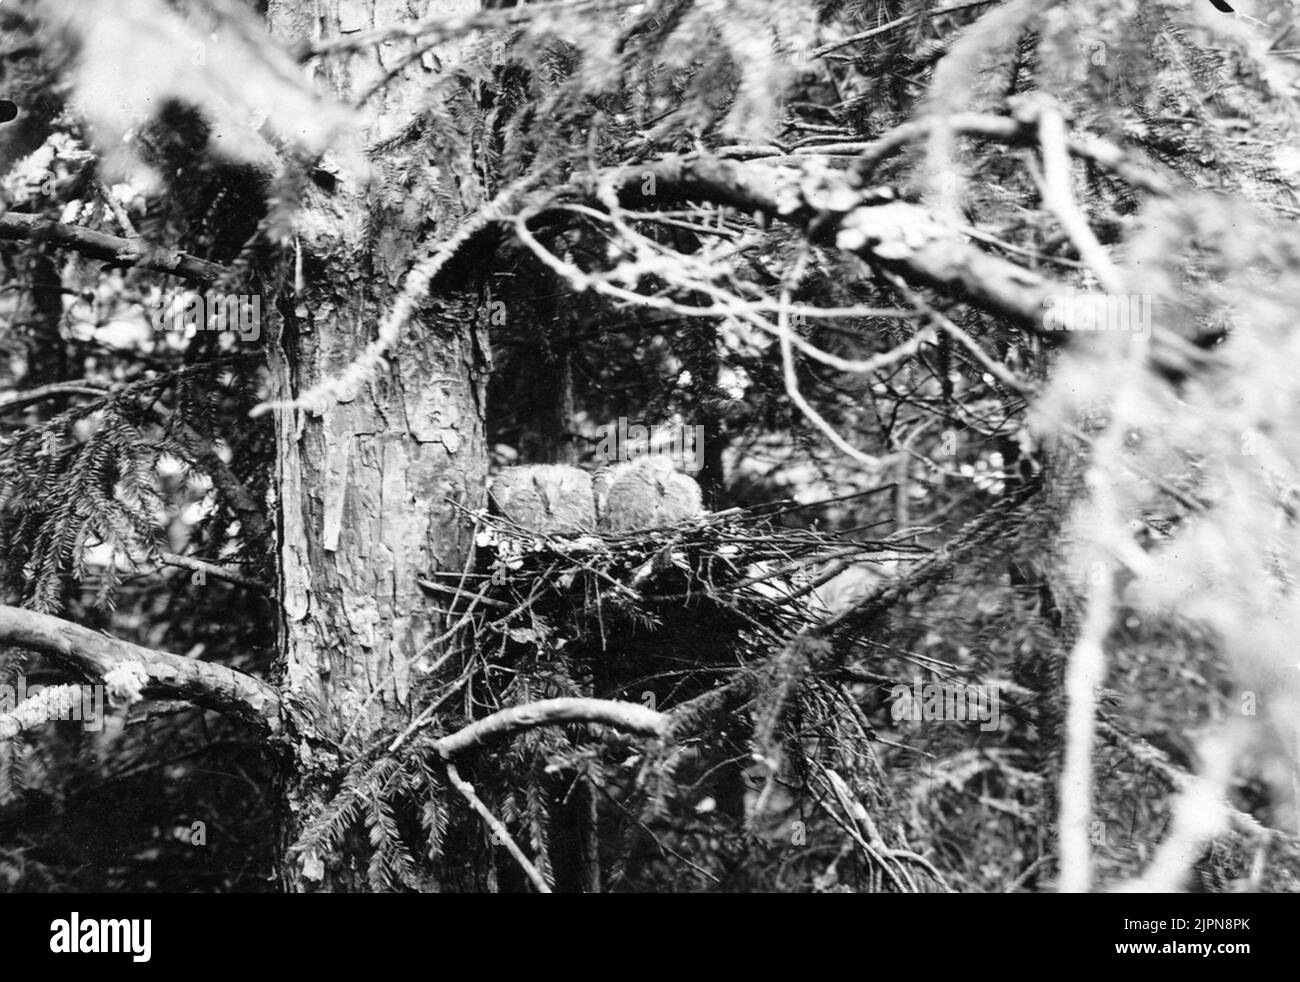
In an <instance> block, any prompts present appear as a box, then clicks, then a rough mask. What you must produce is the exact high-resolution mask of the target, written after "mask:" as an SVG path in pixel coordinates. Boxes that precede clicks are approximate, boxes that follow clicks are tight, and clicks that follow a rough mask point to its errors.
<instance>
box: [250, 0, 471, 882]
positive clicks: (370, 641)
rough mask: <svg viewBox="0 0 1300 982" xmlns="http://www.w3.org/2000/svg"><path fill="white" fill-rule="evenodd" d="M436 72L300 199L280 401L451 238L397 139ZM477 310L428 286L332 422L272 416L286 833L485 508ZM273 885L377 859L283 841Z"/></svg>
mask: <svg viewBox="0 0 1300 982" xmlns="http://www.w3.org/2000/svg"><path fill="white" fill-rule="evenodd" d="M395 13H396V11H391V10H389V9H388V6H387V5H385V4H383V3H380V2H378V0H350V2H343V3H340V4H338V5H337V6H334V5H330V6H329V7H328V8H319V7H317V6H316V5H314V4H309V3H306V2H304V0H273V2H272V3H271V4H270V5H269V10H268V18H269V24H270V29H271V33H272V35H273V36H274V37H275V38H277V39H278V40H279V41H280V42H281V43H283V44H285V45H286V46H288V47H291V48H292V47H293V46H295V45H297V44H300V43H302V42H304V41H311V40H316V39H320V38H332V37H336V36H338V35H340V34H341V33H344V32H349V31H353V30H358V29H368V28H371V27H373V26H376V25H377V24H383V23H385V22H387V21H391V20H392V19H393V17H394V15H395ZM404 54H405V52H404V51H403V50H402V49H401V46H393V47H388V46H383V45H380V46H377V47H370V48H367V49H365V50H363V51H360V52H358V53H355V54H334V55H331V57H330V58H328V59H326V60H325V61H324V63H323V64H322V67H321V69H319V71H318V74H319V75H320V78H319V81H320V83H321V84H322V86H323V87H325V88H327V89H328V90H330V91H332V93H333V95H334V96H335V97H337V98H339V99H340V100H342V101H344V102H349V103H355V102H356V101H357V99H358V98H359V96H360V95H361V94H362V93H364V92H365V91H366V90H367V89H368V88H369V87H370V86H371V85H373V84H374V83H375V82H377V81H378V80H380V79H381V78H383V77H384V76H385V75H386V74H387V73H388V72H389V71H390V70H393V69H394V68H395V67H396V66H397V64H398V63H399V62H400V60H402V59H403V58H404ZM428 71H429V69H427V68H425V67H424V64H423V63H422V62H420V61H416V62H415V63H414V64H413V65H409V66H407V67H406V68H404V69H403V70H401V71H399V72H398V73H397V74H396V76H395V77H394V78H393V79H392V81H391V82H390V83H389V85H388V87H387V89H386V90H385V93H384V94H383V95H381V96H377V97H375V98H374V99H372V100H371V101H370V102H369V103H368V104H367V112H366V127H367V128H366V131H365V132H364V133H363V137H364V138H365V140H366V141H367V143H368V144H371V145H373V144H375V143H376V142H378V141H380V140H382V141H384V149H383V151H382V153H381V154H380V155H377V158H376V160H375V171H374V173H373V174H372V175H370V179H369V180H368V181H367V180H365V179H364V178H358V177H356V176H353V175H348V174H345V175H344V176H343V177H342V178H341V180H340V182H339V183H338V184H337V185H336V186H335V187H334V188H333V190H332V191H328V192H327V191H323V190H316V189H313V190H312V191H311V192H310V194H309V197H308V199H307V200H306V201H305V202H304V206H305V207H304V211H303V213H302V215H301V219H300V222H299V226H298V228H299V246H300V248H301V253H302V263H301V265H302V278H301V282H300V283H298V284H284V285H283V286H282V289H281V292H280V295H279V297H278V298H277V303H276V304H275V313H274V315H273V318H274V320H275V321H276V322H277V323H273V324H271V325H270V327H271V330H270V331H269V332H268V336H269V338H270V339H271V345H270V348H271V350H270V362H271V367H272V373H273V378H274V384H275V386H276V388H277V389H278V391H276V392H275V393H274V398H277V399H285V398H291V397H292V396H295V395H297V394H299V393H301V392H302V391H304V390H305V389H307V388H308V387H310V386H312V385H315V384H316V383H319V382H321V381H322V380H324V379H326V378H328V377H332V376H335V375H337V374H338V373H339V372H340V371H341V370H342V369H343V368H344V367H345V366H346V365H347V364H349V363H350V362H351V361H352V360H353V359H355V358H356V357H357V355H358V354H359V353H360V352H361V351H362V349H363V348H364V347H365V345H366V343H367V342H368V341H370V340H372V339H373V337H374V334H375V325H376V324H377V323H378V322H379V320H380V318H381V317H382V316H383V314H384V313H385V311H387V310H388V309H389V308H390V307H391V305H392V302H393V300H394V298H395V296H396V292H397V288H398V287H399V286H400V283H401V281H402V278H403V276H404V274H405V273H406V272H407V271H408V270H409V269H410V267H411V266H412V265H413V263H414V262H415V261H416V259H417V258H418V255H417V251H418V250H417V246H418V244H419V243H420V242H421V240H423V239H425V238H426V237H431V238H432V239H433V240H436V239H438V238H441V237H444V236H446V235H447V234H449V232H450V231H451V230H452V229H453V228H454V227H455V224H456V220H457V219H458V218H459V217H461V216H459V215H456V214H451V215H448V216H444V221H443V222H442V224H443V225H444V226H445V227H440V228H430V227H429V220H428V217H427V213H426V210H425V209H424V208H422V207H420V206H419V205H420V203H421V202H424V201H427V200H429V198H430V197H431V195H430V194H429V193H428V192H429V190H430V187H429V185H430V182H431V181H432V180H433V179H434V173H435V172H434V170H433V168H431V167H430V166H429V163H428V154H427V148H426V147H425V146H424V145H423V144H422V143H421V142H420V141H419V140H418V139H413V138H408V139H406V140H405V141H403V140H402V139H401V138H400V134H402V132H403V129H404V127H406V126H407V124H409V123H411V122H412V121H413V120H414V119H415V118H416V116H417V115H418V112H419V105H418V99H419V96H420V94H421V92H422V91H424V90H425V89H426V88H427V84H428V82H427V75H428ZM394 137H398V139H393V138H394ZM466 163H467V164H469V163H471V162H469V161H467V162H466ZM477 173H479V171H478V169H477V168H470V167H468V166H467V167H466V169H465V171H464V172H463V173H460V174H458V175H457V176H458V177H459V178H460V186H461V205H462V207H463V208H465V209H466V210H468V209H469V208H472V207H473V206H474V205H476V204H477V195H478V190H477V182H476V180H475V179H474V175H475V174H477ZM477 308H478V296H477V294H476V293H474V292H468V291H463V292H458V293H454V294H447V293H444V294H442V295H440V296H434V297H432V298H431V299H430V301H429V302H428V303H426V304H424V305H423V306H422V307H421V308H420V314H419V315H417V317H415V318H413V319H412V321H411V322H410V323H409V324H408V325H407V328H406V331H405V333H404V336H403V337H402V339H401V341H400V343H399V344H398V346H397V347H396V348H395V349H393V350H391V351H390V352H389V354H388V359H387V364H386V365H385V366H383V367H381V368H380V370H379V371H378V372H377V373H376V375H375V377H374V379H373V381H371V382H370V383H368V384H366V385H364V386H362V387H361V388H360V389H359V390H357V391H354V392H349V393H347V394H346V396H345V400H344V401H342V402H340V403H338V404H337V405H334V406H333V407H332V408H330V409H328V410H326V411H325V412H324V414H323V415H320V416H317V415H313V414H310V413H304V412H302V411H297V410H295V411H283V410H281V411H277V415H276V432H277V457H278V461H277V484H276V486H277V488H278V489H279V501H278V522H279V531H278V536H279V541H278V548H279V557H280V584H279V586H280V591H281V598H282V600H283V617H282V622H281V631H280V644H281V656H282V665H283V672H284V675H283V680H282V682H281V693H282V696H283V700H284V705H285V709H286V725H287V730H288V733H287V744H286V745H287V749H288V752H289V754H291V760H290V761H288V762H287V766H286V768H285V781H284V788H283V800H282V807H283V816H284V823H283V826H282V829H281V834H280V841H281V843H282V845H284V846H287V845H288V844H290V843H292V842H293V841H294V839H295V838H296V836H297V834H298V832H299V831H300V830H301V828H302V827H303V825H304V824H305V823H306V822H308V821H310V819H311V818H312V817H313V815H315V814H317V813H318V812H319V810H320V808H321V807H322V806H323V804H324V803H325V802H326V801H327V800H328V798H329V793H330V790H331V787H332V783H331V782H332V781H333V780H334V779H335V778H337V776H338V774H339V770H340V767H341V766H342V765H344V764H346V763H347V762H348V759H349V758H351V757H353V756H354V755H355V753H356V752H357V750H358V749H359V748H361V747H364V746H366V745H367V744H368V743H369V742H370V739H371V738H372V736H373V735H374V734H375V733H376V732H377V731H378V730H379V729H380V728H383V727H392V726H395V725H400V724H402V723H403V722H405V721H406V720H408V719H409V717H410V716H411V708H412V707H411V702H412V700H411V697H412V690H413V686H414V684H415V683H416V682H417V681H418V672H419V669H420V666H419V665H418V664H416V660H417V656H418V654H419V652H420V650H421V648H422V646H423V645H424V644H425V643H426V642H427V641H428V639H429V638H430V637H431V636H432V635H433V634H434V632H435V631H436V629H437V627H438V625H437V623H436V622H435V618H434V612H433V611H432V610H431V609H430V608H429V606H428V605H427V603H426V602H425V601H424V599H423V595H422V593H421V592H420V590H419V588H418V585H417V582H416V581H417V578H418V577H419V576H420V575H423V574H426V573H428V572H429V571H431V570H446V569H459V568H460V567H461V566H462V565H463V562H464V557H465V550H466V548H467V546H468V542H467V529H466V524H465V522H464V521H463V516H462V514H461V513H459V512H458V511H457V510H456V509H455V507H454V506H453V504H452V502H454V503H455V504H457V505H460V506H463V507H470V508H472V507H477V506H478V505H479V504H480V498H481V495H482V493H483V487H484V483H485V478H486V469H487V453H486V443H485V436H484V406H483V402H484V382H485V369H486V355H485V352H486V350H487V349H486V339H485V337H484V336H483V335H482V334H481V333H480V327H479V323H480V318H479V317H478V316H477V315H478V310H477ZM280 879H281V882H282V885H283V886H284V887H285V888H286V889H288V890H295V891H304V890H334V891H340V890H353V889H357V890H361V889H366V887H365V869H364V866H363V865H362V864H359V863H357V862H355V860H354V858H353V857H350V856H346V855H334V856H298V857H294V858H293V859H290V858H289V857H288V855H287V854H285V856H284V857H283V859H282V862H281V869H280Z"/></svg>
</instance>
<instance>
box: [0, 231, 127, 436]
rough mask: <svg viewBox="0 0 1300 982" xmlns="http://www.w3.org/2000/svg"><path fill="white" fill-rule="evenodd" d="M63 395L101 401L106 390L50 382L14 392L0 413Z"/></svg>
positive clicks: (0, 406) (1, 404) (1, 405)
mask: <svg viewBox="0 0 1300 982" xmlns="http://www.w3.org/2000/svg"><path fill="white" fill-rule="evenodd" d="M3 220H4V219H3V218H0V221H3ZM64 395H74V396H96V397H97V398H101V399H102V398H103V397H104V396H106V395H108V389H105V388H103V387H102V386H98V385H91V384H90V383H89V382H51V383H50V384H49V385H42V386H40V387H38V388H35V389H28V390H27V391H26V392H15V393H13V395H9V396H5V397H4V398H3V399H0V413H3V412H8V411H9V410H10V409H20V408H22V407H23V406H30V405H31V404H32V403H34V402H41V401H43V400H45V399H52V398H54V397H56V396H64Z"/></svg>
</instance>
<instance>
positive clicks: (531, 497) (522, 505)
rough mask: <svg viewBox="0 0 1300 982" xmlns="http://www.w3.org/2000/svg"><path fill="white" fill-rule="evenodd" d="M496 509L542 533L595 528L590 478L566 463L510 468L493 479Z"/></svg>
mask: <svg viewBox="0 0 1300 982" xmlns="http://www.w3.org/2000/svg"><path fill="white" fill-rule="evenodd" d="M488 494H489V496H490V498H491V501H492V504H493V505H494V506H495V507H496V510H497V511H498V512H499V513H500V514H502V515H504V516H505V517H506V518H508V519H510V520H511V521H512V522H514V523H515V524H516V525H519V526H522V527H523V528H524V529H527V530H528V531H530V532H536V533H538V534H540V535H575V534H579V533H582V532H586V531H590V530H591V529H593V528H595V527H596V506H595V495H594V493H593V492H592V487H591V477H590V476H589V475H588V474H587V473H586V472H585V471H580V470H578V469H577V468H576V467H569V466H567V465H565V464H535V465H531V466H528V467H507V468H505V469H504V470H502V471H500V472H499V473H497V475H496V476H495V477H493V478H492V483H491V485H490V486H489V488H488Z"/></svg>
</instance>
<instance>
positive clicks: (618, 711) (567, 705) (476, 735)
mask: <svg viewBox="0 0 1300 982" xmlns="http://www.w3.org/2000/svg"><path fill="white" fill-rule="evenodd" d="M556 723H601V724H604V725H605V726H612V727H614V728H615V729H616V730H623V731H624V732H627V733H636V734H639V735H641V736H649V737H662V736H663V735H664V734H665V733H667V731H668V717H667V716H665V715H664V714H663V713H660V712H656V711H655V710H653V709H648V708H646V707H645V706H642V705H641V704H640V703H636V702H618V701H616V700H613V699H578V698H566V699H543V700H542V701H540V702H531V703H528V704H527V705H524V706H511V707H510V708H509V709H502V710H501V711H499V712H495V713H493V714H492V715H491V716H486V717H484V718H483V719H480V720H476V721H475V722H473V723H470V724H469V726H466V727H465V728H464V729H460V730H457V731H456V732H455V733H450V734H448V735H447V736H445V737H443V738H442V739H440V740H438V742H437V743H436V744H435V745H434V746H436V747H437V749H438V753H439V754H441V755H442V757H443V759H444V760H448V759H450V758H452V757H454V756H456V755H457V754H462V753H465V752H466V751H468V750H473V749H475V748H476V747H479V746H482V745H483V744H484V743H487V742H488V741H489V740H493V739H496V738H497V737H500V736H505V735H506V734H509V733H516V732H518V731H519V730H529V729H532V728H534V727H537V726H551V725H554V724H556Z"/></svg>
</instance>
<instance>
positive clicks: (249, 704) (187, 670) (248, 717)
mask: <svg viewBox="0 0 1300 982" xmlns="http://www.w3.org/2000/svg"><path fill="white" fill-rule="evenodd" d="M0 644H10V645H16V646H18V647H22V648H30V649H32V650H33V651H39V652H41V653H42V654H45V655H49V656H50V657H51V658H53V659H54V660H55V661H57V662H59V663H60V664H61V665H63V666H64V667H65V668H67V669H68V670H69V671H72V672H75V673H77V674H78V675H81V676H83V677H86V678H90V679H95V680H97V681H103V680H104V678H105V676H107V675H108V674H109V673H110V672H112V671H114V670H115V669H119V670H120V669H122V668H124V667H128V668H135V669H137V670H138V671H139V672H140V673H142V675H143V678H144V686H143V690H142V691H143V693H144V694H145V695H146V696H152V695H162V696H170V697H173V698H181V699H187V700H189V701H191V702H194V703H196V704H198V705H200V706H204V707H207V708H209V709H214V710H216V711H218V712H221V713H225V714H226V715H228V716H232V717H234V718H236V719H239V720H242V721H244V722H246V723H249V724H251V725H253V726H255V727H257V728H258V729H260V730H262V731H264V732H268V733H270V732H274V731H275V730H276V729H277V728H278V726H279V713H280V698H279V696H278V695H277V694H276V691H275V689H273V688H272V687H271V686H269V685H267V684H266V683H265V682H263V681H261V680H260V679H257V678H254V677H253V676H251V675H246V674H244V673H243V672H238V671H236V670H235V669H233V668H228V667H227V666H225V665H218V664H215V663H212V662H203V661H198V660H196V659H192V658H183V657H181V656H180V655H173V654H170V653H168V652H165V651H156V650H154V649H152V648H145V647H143V646H141V645H137V644H132V643H131V642H129V641H123V640H122V639H120V638H114V637H109V636H108V635H107V634H103V633H101V632H99V631H93V630H91V629H90V628H87V627H82V626H81V625H80V624H74V623H72V622H71V621H66V620H63V619H62V618H59V617H52V616H50V615H49V614H39V613H37V612H35V611H32V610H24V609H23V608H21V607H10V606H7V605H0Z"/></svg>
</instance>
